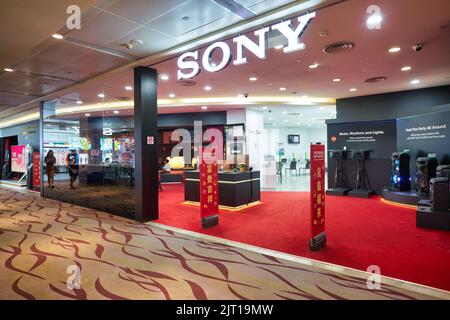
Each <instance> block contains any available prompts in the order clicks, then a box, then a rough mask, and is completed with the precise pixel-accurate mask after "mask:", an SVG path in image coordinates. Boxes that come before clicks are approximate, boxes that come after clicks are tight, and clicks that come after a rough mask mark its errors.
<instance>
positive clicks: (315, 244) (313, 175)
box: [310, 144, 326, 251]
mask: <svg viewBox="0 0 450 320" xmlns="http://www.w3.org/2000/svg"><path fill="white" fill-rule="evenodd" d="M310 164H311V165H310V185H311V192H310V205H311V206H310V210H311V240H310V249H311V250H314V251H316V250H320V249H321V248H322V247H324V246H325V244H326V236H325V146H324V145H323V144H311V150H310Z"/></svg>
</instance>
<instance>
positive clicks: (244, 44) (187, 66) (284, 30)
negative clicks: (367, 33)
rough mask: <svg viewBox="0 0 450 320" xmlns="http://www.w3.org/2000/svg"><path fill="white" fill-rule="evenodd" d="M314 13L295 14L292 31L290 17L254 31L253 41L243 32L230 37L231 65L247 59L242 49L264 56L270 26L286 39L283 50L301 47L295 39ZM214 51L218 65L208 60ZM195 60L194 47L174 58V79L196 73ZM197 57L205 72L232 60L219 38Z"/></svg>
mask: <svg viewBox="0 0 450 320" xmlns="http://www.w3.org/2000/svg"><path fill="white" fill-rule="evenodd" d="M315 16H316V13H315V12H312V13H308V14H306V15H303V16H301V17H298V22H299V24H298V26H297V28H295V30H294V29H292V24H291V20H286V21H283V22H280V23H278V24H275V25H273V26H272V27H265V28H263V29H260V30H257V31H255V32H254V35H255V36H256V37H257V38H258V41H257V42H254V41H253V40H251V39H249V38H248V37H247V36H245V35H242V36H238V37H236V38H234V39H233V43H235V44H236V58H235V59H234V61H233V64H234V65H240V64H245V63H247V58H246V57H245V55H244V48H246V49H247V50H248V51H250V52H251V53H253V54H254V55H255V56H257V57H258V58H259V59H265V58H266V44H267V41H266V36H267V32H268V31H269V30H270V29H272V30H277V31H279V32H280V33H281V34H282V35H283V36H284V37H285V38H286V39H287V42H288V44H287V46H285V47H284V48H283V52H285V53H289V52H294V51H297V50H301V49H303V48H304V44H303V43H300V41H299V38H300V36H301V35H302V33H303V31H305V29H306V26H307V25H308V23H309V22H310V21H311V19H313V18H314V17H315ZM215 50H221V51H222V60H221V61H220V62H219V63H218V64H213V63H211V56H212V54H213V53H214V51H215ZM198 59H199V51H198V50H197V51H191V52H186V53H184V54H182V55H181V56H180V57H179V58H178V73H177V77H178V80H183V79H190V78H193V77H195V76H196V75H198V74H199V73H200V71H201V69H200V65H199V63H198ZM201 60H202V61H201V63H202V66H203V69H204V70H206V71H208V72H217V71H220V70H222V69H224V68H225V67H227V66H228V65H229V64H230V62H231V60H232V54H231V48H230V46H229V45H228V44H227V43H225V42H223V41H219V42H215V43H213V44H211V45H210V46H209V47H207V48H206V50H205V51H204V52H203V56H202V59H201Z"/></svg>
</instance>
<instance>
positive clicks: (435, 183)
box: [430, 178, 449, 212]
mask: <svg viewBox="0 0 450 320" xmlns="http://www.w3.org/2000/svg"><path fill="white" fill-rule="evenodd" d="M448 197H449V196H448V179H447V178H433V179H431V180H430V204H431V210H433V211H440V212H445V211H448V208H449V201H448Z"/></svg>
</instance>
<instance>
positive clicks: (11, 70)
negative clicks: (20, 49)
mask: <svg viewBox="0 0 450 320" xmlns="http://www.w3.org/2000/svg"><path fill="white" fill-rule="evenodd" d="M3 70H5V71H6V72H14V69H11V68H5V69H3Z"/></svg>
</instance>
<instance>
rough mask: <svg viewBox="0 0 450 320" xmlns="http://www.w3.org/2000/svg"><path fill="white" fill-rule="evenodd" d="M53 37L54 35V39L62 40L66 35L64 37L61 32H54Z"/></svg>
mask: <svg viewBox="0 0 450 320" xmlns="http://www.w3.org/2000/svg"><path fill="white" fill-rule="evenodd" d="M52 37H53V38H54V39H58V40H61V39H63V38H64V37H63V36H62V35H61V34H59V33H54V34H52Z"/></svg>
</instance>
